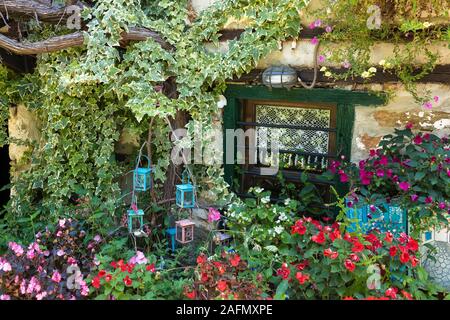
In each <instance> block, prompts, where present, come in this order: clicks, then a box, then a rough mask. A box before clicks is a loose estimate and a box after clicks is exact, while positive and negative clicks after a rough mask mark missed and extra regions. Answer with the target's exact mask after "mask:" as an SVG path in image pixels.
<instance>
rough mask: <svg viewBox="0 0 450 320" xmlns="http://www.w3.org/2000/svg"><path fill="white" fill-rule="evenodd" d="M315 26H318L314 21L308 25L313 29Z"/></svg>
mask: <svg viewBox="0 0 450 320" xmlns="http://www.w3.org/2000/svg"><path fill="white" fill-rule="evenodd" d="M315 27H316V26H315V24H314V22H311V23H310V24H309V26H308V28H309V29H311V30H313V29H314V28H315Z"/></svg>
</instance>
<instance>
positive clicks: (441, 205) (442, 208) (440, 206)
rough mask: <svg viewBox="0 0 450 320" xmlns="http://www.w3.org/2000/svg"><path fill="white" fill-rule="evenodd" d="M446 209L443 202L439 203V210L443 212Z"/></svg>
mask: <svg viewBox="0 0 450 320" xmlns="http://www.w3.org/2000/svg"><path fill="white" fill-rule="evenodd" d="M446 207H447V205H446V204H445V202H440V203H439V209H441V210H444V209H445V208H446Z"/></svg>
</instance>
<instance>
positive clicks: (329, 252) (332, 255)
mask: <svg viewBox="0 0 450 320" xmlns="http://www.w3.org/2000/svg"><path fill="white" fill-rule="evenodd" d="M323 255H324V256H325V257H328V258H330V259H332V260H334V259H336V258H337V257H338V256H339V252H337V251H333V250H331V249H330V248H328V249H325V250H323Z"/></svg>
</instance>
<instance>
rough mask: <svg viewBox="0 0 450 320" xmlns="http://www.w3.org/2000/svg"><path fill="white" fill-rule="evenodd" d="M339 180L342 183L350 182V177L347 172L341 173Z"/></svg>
mask: <svg viewBox="0 0 450 320" xmlns="http://www.w3.org/2000/svg"><path fill="white" fill-rule="evenodd" d="M339 178H340V181H341V182H342V183H346V182H348V175H347V174H346V173H345V172H342V173H340V174H339Z"/></svg>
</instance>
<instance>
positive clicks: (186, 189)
mask: <svg viewBox="0 0 450 320" xmlns="http://www.w3.org/2000/svg"><path fill="white" fill-rule="evenodd" d="M194 190H195V187H194V186H193V185H192V184H191V182H190V180H189V177H188V175H187V172H186V171H185V172H183V177H182V184H178V185H177V194H176V201H177V206H179V207H180V208H194V206H195V193H194Z"/></svg>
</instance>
